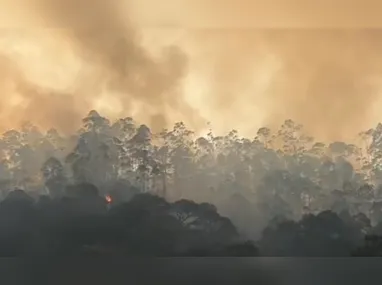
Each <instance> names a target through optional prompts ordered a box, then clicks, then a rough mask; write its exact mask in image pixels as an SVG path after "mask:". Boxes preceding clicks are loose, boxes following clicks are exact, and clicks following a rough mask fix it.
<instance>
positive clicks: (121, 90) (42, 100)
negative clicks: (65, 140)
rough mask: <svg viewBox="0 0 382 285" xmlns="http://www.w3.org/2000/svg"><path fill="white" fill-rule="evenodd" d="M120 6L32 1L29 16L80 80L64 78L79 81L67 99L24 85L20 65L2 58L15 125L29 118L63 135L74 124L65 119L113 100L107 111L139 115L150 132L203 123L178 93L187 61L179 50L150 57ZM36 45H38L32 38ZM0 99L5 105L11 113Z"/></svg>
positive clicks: (26, 82)
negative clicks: (72, 60)
mask: <svg viewBox="0 0 382 285" xmlns="http://www.w3.org/2000/svg"><path fill="white" fill-rule="evenodd" d="M123 4H124V3H123V1H118V0H117V1H115V0H112V1H103V0H96V1H93V0H92V1H89V0H81V1H72V0H69V1H61V0H36V1H31V2H30V3H29V4H28V5H27V6H28V7H30V8H31V11H32V12H30V14H32V13H33V14H34V15H35V16H37V18H39V19H40V22H42V23H43V26H44V29H45V30H48V31H50V33H51V36H52V37H56V41H60V43H62V44H61V46H60V47H58V49H59V50H60V51H61V52H62V53H63V54H64V53H65V52H66V53H67V52H68V51H70V52H71V53H73V54H74V55H75V56H77V57H78V60H79V61H80V62H81V63H80V65H81V66H80V68H79V69H78V70H77V72H78V74H71V75H69V76H72V77H74V78H75V79H76V80H74V81H73V82H71V86H66V87H65V88H64V90H65V92H67V93H70V94H67V95H66V96H63V95H62V94H61V95H60V94H56V93H57V92H53V91H51V90H46V89H44V88H42V86H40V85H38V84H37V83H36V84H34V83H32V82H29V80H28V78H26V77H27V76H26V75H24V74H23V73H22V72H21V70H22V68H23V67H16V63H13V61H14V59H15V57H16V56H15V55H13V56H9V55H4V57H5V58H6V61H7V64H5V65H4V66H2V73H4V74H5V75H6V77H9V79H10V82H12V84H13V86H15V90H13V91H14V92H13V94H12V93H9V92H10V90H7V91H8V93H9V94H11V95H12V96H16V95H14V94H18V96H19V98H20V101H21V103H20V104H18V105H17V107H16V106H14V109H13V110H12V112H13V114H14V116H13V121H14V120H15V119H18V120H27V119H29V120H32V121H34V122H35V123H39V124H40V125H41V124H43V125H48V124H52V125H53V124H55V126H56V127H58V128H60V129H63V130H66V129H67V128H68V126H69V125H71V126H72V128H74V127H76V126H75V124H73V122H68V121H67V120H66V119H63V118H66V117H69V118H70V119H69V120H76V119H79V118H80V117H81V116H83V114H84V112H87V111H88V110H89V109H92V108H94V105H96V104H97V102H99V101H100V100H102V99H103V103H104V104H105V101H106V103H109V104H110V102H112V103H113V102H114V104H111V107H110V108H111V109H112V113H113V116H115V117H116V116H121V115H122V114H123V115H125V116H129V115H133V113H134V114H138V116H137V117H138V118H140V119H142V120H144V121H148V123H150V125H151V126H152V127H153V128H154V129H160V128H163V127H166V126H167V121H168V119H169V118H171V119H172V120H174V119H182V118H187V119H188V122H189V123H191V125H194V126H195V127H197V124H199V123H200V122H201V121H200V118H199V117H198V115H197V112H196V111H194V110H192V109H191V108H190V107H189V106H188V105H187V104H185V103H184V102H183V99H182V96H181V94H180V87H181V83H182V79H183V78H184V76H185V75H186V73H187V57H186V56H185V55H184V54H183V53H182V52H181V51H180V50H179V49H178V48H176V47H169V48H166V49H164V50H163V52H162V54H161V56H159V57H154V56H153V55H151V54H150V53H149V52H148V51H147V50H146V49H145V48H144V47H143V46H142V45H141V43H140V37H139V35H138V34H137V33H136V31H135V29H134V28H133V27H132V25H131V24H130V23H129V22H128V18H127V16H128V13H126V12H124V11H126V9H125V8H126V7H125V6H126V5H123ZM35 18H36V17H35ZM41 19H42V20H41ZM34 44H37V45H38V44H39V42H38V41H37V42H36V39H35V43H34ZM40 44H41V43H40ZM57 55H58V56H60V53H58V52H57ZM41 60H42V61H44V57H41ZM9 66H10V67H9ZM55 68H56V69H60V68H62V67H61V66H56V67H55ZM4 85H5V84H3V86H2V87H4ZM65 92H63V93H65ZM105 98H106V99H105ZM5 101H6V102H7V104H5V106H4V107H8V108H9V107H11V104H10V103H9V102H8V100H7V99H6V100H5ZM37 107H38V108H37ZM86 109H87V110H86ZM34 110H36V111H34ZM37 110H38V112H37ZM56 112H58V113H56ZM36 113H37V114H36ZM16 117H17V118H16ZM7 119H8V116H7ZM36 121H37V122H36ZM63 124H64V125H63Z"/></svg>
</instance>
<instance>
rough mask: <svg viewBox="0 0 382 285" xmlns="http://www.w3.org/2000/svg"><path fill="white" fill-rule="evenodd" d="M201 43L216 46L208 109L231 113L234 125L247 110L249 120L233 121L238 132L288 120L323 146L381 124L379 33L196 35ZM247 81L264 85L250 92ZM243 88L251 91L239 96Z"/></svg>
mask: <svg viewBox="0 0 382 285" xmlns="http://www.w3.org/2000/svg"><path fill="white" fill-rule="evenodd" d="M203 37H205V38H207V37H209V38H210V39H213V40H216V43H218V44H217V46H216V50H217V53H215V55H214V57H213V58H212V64H213V65H215V69H214V70H213V71H212V72H211V74H210V76H211V78H213V80H212V82H213V84H214V85H213V86H212V90H213V93H214V94H215V96H214V97H213V100H214V102H213V103H212V106H218V107H221V109H224V110H225V111H224V112H225V113H231V114H232V120H234V122H235V116H239V117H240V115H237V114H238V113H239V114H240V110H246V109H248V106H249V105H251V106H252V108H253V110H252V112H251V110H250V109H249V111H248V114H249V115H252V118H253V119H252V120H245V121H244V122H245V123H241V122H240V121H236V122H237V123H238V126H243V125H244V127H245V125H246V124H249V123H252V124H253V122H256V118H260V119H262V122H263V123H265V124H269V125H271V126H272V125H273V126H274V125H277V124H280V123H281V122H282V121H283V120H284V119H285V118H291V119H294V120H296V121H298V122H301V123H302V124H304V125H305V126H306V128H307V129H308V131H310V132H311V133H313V134H314V135H316V136H318V137H320V138H321V139H343V138H347V139H349V138H351V137H350V136H352V135H355V134H356V132H357V131H359V130H361V129H362V128H367V127H368V126H370V124H371V122H372V121H373V120H376V119H380V118H376V117H375V116H374V114H373V112H374V109H373V108H374V107H375V105H376V103H378V99H379V95H380V94H379V92H380V90H381V89H380V87H381V81H380V76H381V75H382V69H381V66H382V65H381V63H382V54H381V47H382V32H381V31H379V30H335V29H323V30H311V29H301V30H295V29H292V30H287V29H280V30H279V29H276V30H235V31H232V32H227V31H225V32H221V33H220V35H219V33H218V32H211V33H210V34H209V35H208V36H207V35H200V34H199V35H198V36H197V38H198V40H200V42H203V41H202V40H201V39H202V38H203ZM251 82H255V83H256V82H257V83H259V84H260V85H261V84H262V86H260V87H261V88H259V86H257V87H256V85H255V86H254V87H252V89H250V88H251V85H250V84H251ZM243 83H244V86H249V89H247V90H245V89H244V90H243ZM245 83H246V84H247V85H245ZM222 95H225V96H222ZM224 106H225V107H224ZM231 106H235V110H237V112H232V108H231ZM257 109H260V110H261V113H260V114H259V111H257ZM229 110H231V111H229ZM373 123H374V122H373Z"/></svg>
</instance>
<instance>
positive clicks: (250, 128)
mask: <svg viewBox="0 0 382 285" xmlns="http://www.w3.org/2000/svg"><path fill="white" fill-rule="evenodd" d="M63 3H65V4H64V5H63ZM121 3H122V6H118V8H119V9H116V7H117V6H116V5H119V4H121ZM381 8H382V2H379V1H361V0H357V1H355V0H347V1H344V0H331V1H328V0H321V1H313V0H305V1H300V0H283V1H282V0H277V1H276V0H275V1H272V3H271V1H258V0H253V1H251V0H235V1H233V0H219V1H218V0H215V1H212V0H204V1H201V0H162V1H155V0H139V1H138V0H109V1H106V0H94V1H90V0H76V1H74V0H66V1H60V0H28V1H27V0H12V1H11V0H0V26H1V27H2V30H1V34H0V75H1V76H2V77H1V80H0V91H1V100H0V122H1V123H0V128H2V129H4V128H7V127H11V126H16V125H18V124H20V123H21V122H22V121H23V120H26V119H32V120H33V121H35V122H36V123H38V124H39V125H42V126H49V125H54V126H58V127H59V128H60V129H61V130H63V131H70V130H72V129H75V128H76V127H77V124H78V123H79V120H80V118H81V117H82V116H83V115H84V114H85V113H86V112H87V111H88V110H89V109H91V108H97V109H99V110H100V111H101V112H103V113H105V114H106V115H109V116H111V117H116V116H130V115H133V116H135V117H136V118H138V119H140V120H142V121H145V122H147V123H149V124H151V125H153V126H154V127H155V128H161V127H164V126H168V125H171V123H173V122H174V121H177V120H184V121H185V122H186V123H187V124H189V125H191V126H192V127H193V128H194V129H197V130H202V129H203V128H205V127H206V123H207V122H208V121H210V122H212V126H213V127H214V128H215V129H217V130H218V131H227V130H228V129H230V128H237V129H239V130H240V131H242V132H244V133H246V134H248V135H252V134H255V132H256V129H257V128H258V127H260V126H261V125H263V124H266V125H277V124H279V123H280V122H281V121H282V120H283V119H286V118H293V119H296V120H298V121H299V122H301V123H302V124H304V125H306V126H307V128H308V130H309V131H311V133H313V134H314V135H316V136H317V137H319V138H321V139H349V138H351V137H352V136H353V135H355V134H356V133H357V132H358V131H360V130H361V129H363V128H368V127H371V126H373V124H374V123H376V122H377V121H379V120H380V119H381V117H380V116H379V114H378V106H381V104H380V101H381V100H380V97H381V96H380V89H381V88H380V85H381V81H380V75H382V65H381V64H382V29H381V30H379V29H378V28H379V27H382V19H380V17H379V13H378V12H379V11H381ZM127 16H128V18H129V19H128V18H127ZM81 25H84V26H81ZM80 26H81V27H80ZM85 26H86V28H87V29H88V30H87V32H90V35H89V34H86V35H83V34H82V33H83V28H84V27H85ZM362 28H364V29H362ZM366 28H367V29H366ZM370 28H373V30H371V29H370ZM111 30H112V31H113V32H110V31H111ZM108 31H109V32H108ZM121 35H124V37H125V41H124V42H122V43H120V47H119V49H120V50H119V49H118V48H115V45H114V43H115V41H116V39H117V38H118V37H119V36H121ZM166 45H175V46H178V47H180V49H176V48H171V49H167V50H165V51H163V50H162V48H163V47H164V46H166ZM106 53H107V54H108V55H105V54H106ZM150 53H153V54H150ZM126 72H127V73H126ZM126 74H138V75H139V76H137V77H136V78H135V77H133V78H130V77H129V76H127V75H126ZM126 76H127V77H129V78H127V79H126V78H125V77H126ZM139 80H140V81H139ZM158 90H159V91H160V92H157V91H158ZM158 93H160V94H158ZM183 97H184V99H182V98H183Z"/></svg>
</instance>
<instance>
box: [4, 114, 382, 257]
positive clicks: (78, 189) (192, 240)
mask: <svg viewBox="0 0 382 285" xmlns="http://www.w3.org/2000/svg"><path fill="white" fill-rule="evenodd" d="M0 150H1V151H0V155H1V163H0V179H1V181H0V190H1V194H2V197H3V202H2V204H1V205H0V219H1V221H0V223H1V224H2V225H1V227H2V230H1V231H0V232H1V233H2V235H3V239H4V243H1V244H4V248H5V250H6V248H8V249H9V250H11V248H14V250H15V248H17V247H18V246H14V247H11V246H5V244H6V242H5V241H7V242H10V241H14V242H15V244H21V243H17V241H18V240H19V238H16V236H20V238H21V239H23V240H24V237H26V236H28V237H29V238H28V239H27V240H29V241H30V242H31V243H32V244H33V246H32V245H31V246H30V248H31V249H34V250H35V249H37V248H39V250H38V251H39V252H59V251H60V250H64V251H65V252H69V251H70V250H69V249H65V248H67V247H68V248H71V250H74V249H75V248H76V249H77V250H74V251H75V252H78V248H81V252H82V250H83V249H84V248H89V247H90V248H92V249H93V250H94V248H97V246H98V248H104V250H111V251H113V252H128V253H129V254H149V253H151V254H154V255H155V254H157V255H176V254H180V255H187V254H191V253H192V254H194V255H203V254H204V255H224V254H227V255H228V254H238V252H239V251H240V252H241V254H243V252H251V255H256V254H261V255H340V256H344V255H345V256H346V255H351V254H353V253H354V250H355V249H356V248H357V247H360V246H362V244H363V241H364V239H365V236H367V235H369V234H374V235H378V234H379V231H380V230H379V229H380V228H381V226H380V223H381V221H382V203H381V202H380V200H381V199H382V187H380V184H381V178H382V175H381V174H382V167H381V166H382V125H381V124H379V125H378V126H377V127H376V128H374V129H370V130H368V131H366V132H363V133H360V134H359V144H348V143H345V142H333V143H331V144H324V143H321V142H317V141H315V140H314V138H312V137H309V136H308V135H307V134H306V133H305V131H304V129H303V127H302V126H301V125H299V124H297V123H295V122H293V121H292V120H287V121H285V122H284V124H283V125H282V126H281V127H280V128H279V129H278V130H275V131H272V130H270V129H268V128H261V129H259V130H258V133H257V136H256V137H255V138H243V137H240V135H239V134H238V132H237V131H231V132H230V133H228V134H227V135H225V136H217V135H214V133H213V131H212V130H211V131H210V133H209V134H208V135H206V136H204V137H196V136H195V135H194V133H193V132H192V131H191V130H189V129H187V128H186V126H185V125H184V124H183V123H177V124H175V126H174V128H173V129H172V130H163V131H162V132H160V133H152V132H151V130H150V129H149V127H147V126H145V125H139V124H137V123H136V122H135V121H134V120H133V119H132V118H124V119H120V120H117V121H116V122H110V121H109V120H108V119H107V118H105V117H102V116H101V115H100V114H98V113H97V112H96V111H91V112H90V113H89V114H88V115H87V116H86V117H85V118H84V119H83V125H82V128H81V129H80V130H78V132H76V133H75V134H72V135H70V136H63V135H61V134H59V133H58V132H57V131H56V130H54V129H52V130H49V131H48V132H46V133H43V132H41V131H40V130H39V129H38V128H37V127H35V126H33V125H32V124H31V123H27V124H25V125H24V126H23V127H22V128H21V129H20V130H10V131H8V132H6V133H4V134H3V135H2V137H1V140H0ZM15 189H19V190H17V191H14V190H15ZM15 193H19V194H17V195H21V196H23V197H24V198H25V199H24V198H23V199H21V200H20V199H19V198H20V197H19V198H17V199H16V200H15V197H14V195H16V194H15ZM21 193H23V194H21ZM24 194H25V195H24ZM17 195H16V196H17ZM85 197H87V198H85ZM90 197H93V198H90ZM105 197H106V198H105ZM106 200H109V203H108V202H107V201H106ZM15 201H17V202H15ZM21 201H23V202H21ZM27 201H28V202H27ZM92 201H93V202H94V203H95V201H99V202H97V203H99V205H98V204H97V203H96V204H97V205H98V206H97V207H99V208H97V209H98V210H97V211H98V212H97V215H95V214H94V213H93V214H94V215H95V216H94V215H93V214H92V215H90V216H91V217H86V218H83V217H82V216H81V215H82V214H80V213H81V209H82V210H85V209H87V204H88V203H89V204H91V203H93V202H92ZM20 203H21V204H20ZM105 203H106V204H105ZM140 203H143V204H140ZM145 203H149V204H150V203H151V204H150V206H147V205H146V204H145ZM20 205H21V206H20ZM28 205H29V206H28ZM159 205H162V206H159ZM158 207H159V208H158ZM179 209H181V210H179ZM12 211H14V212H12ZM24 211H26V212H24ZM44 211H47V212H44ZM119 211H120V212H119ZM134 211H136V212H134ZM161 211H162V212H161ZM177 211H181V214H180V213H179V212H177ZM187 211H190V212H192V214H190V215H191V216H192V217H193V218H192V219H195V221H189V220H187V219H188V218H185V219H186V221H184V220H183V219H184V218H182V215H185V216H187V215H186V214H185V212H187ZM138 212H139V213H138ZM23 213H24V214H25V213H27V214H25V215H26V216H25V217H26V218H25V219H26V220H28V217H29V219H31V222H29V223H26V224H25V226H26V229H24V228H23V227H24V224H23V223H25V222H22V221H20V223H21V224H18V225H19V226H16V224H17V223H16V222H12V221H13V220H12V219H13V218H14V219H16V220H17V217H21V216H23V215H24V214H23ZM43 213H44V214H43ZM135 215H136V216H135ZM45 216H46V217H51V218H52V219H53V220H51V221H46V218H44V217H45ZM61 216H62V217H64V218H65V219H69V218H70V219H72V221H73V222H63V221H61V220H57V219H59V217H61ZM23 217H24V216H23ZM53 217H54V218H53ZM132 217H135V218H132ZM162 218H163V219H164V220H160V219H162ZM20 219H21V218H20ZM87 219H90V220H87ZM158 219H159V220H158ZM192 219H191V220H192ZM210 219H212V220H210ZM8 220H9V222H6V221H8ZM21 220H23V219H21ZM32 220H33V221H32ZM96 220H97V221H99V223H98V222H96ZM84 221H87V222H84ZM134 221H140V222H137V223H138V225H139V227H140V228H139V229H137V228H134V227H135V226H137V225H134ZM45 223H47V224H48V225H49V226H47V225H46V224H45ZM50 223H51V224H53V225H55V226H52V227H53V228H55V230H52V228H51V226H50ZM167 223H168V224H167ZM194 223H201V224H203V226H201V224H199V225H198V226H196V225H194ZM64 224H68V225H71V224H73V225H77V226H76V227H75V229H71V228H70V227H69V228H68V227H65V226H64ZM101 224H102V226H101ZM12 225H14V226H12ZM32 225H33V227H32ZM80 225H81V226H80ZM90 225H94V228H93V229H89V228H87V227H90ZM207 225H209V226H207ZM218 225H219V226H218ZM31 227H32V228H31ZM41 227H42V228H45V227H48V228H49V229H48V230H47V232H48V233H45V232H44V231H42V230H41ZM82 227H83V228H84V229H85V228H87V229H88V232H92V231H93V233H94V231H99V232H97V233H94V234H93V235H90V236H94V237H97V239H98V238H99V239H100V240H97V241H94V242H78V241H73V244H72V245H70V244H71V243H70V242H68V240H65V241H62V242H59V240H60V238H58V237H59V236H62V237H64V236H67V235H69V236H70V234H69V232H71V233H74V232H76V234H73V235H74V236H77V237H78V238H80V237H81V236H82V235H85V233H81V234H80V233H79V232H81V231H82V230H81V229H82ZM167 227H169V228H170V229H169V228H167ZM209 227H211V228H209ZM220 227H222V228H220ZM212 228H213V229H214V230H212ZM16 229H17V230H16ZM37 229H39V230H37ZM117 229H119V231H120V232H119V233H118V230H117ZM122 229H123V230H122ZM12 230H14V231H15V232H14V233H13V234H14V235H15V236H12V238H11V237H10V236H8V235H7V233H8V232H9V233H11V232H12ZM220 230H221V231H223V232H224V234H223V232H220ZM24 231H25V233H28V234H20V233H21V232H23V233H24ZM52 231H53V232H55V231H57V233H56V232H55V233H53V232H52ZM77 231H79V232H77ZM156 231H158V232H156ZM214 231H216V232H214ZM43 232H44V233H43ZM84 232H86V231H85V230H84ZM150 232H151V233H152V234H149V233H150ZM58 233H60V234H58ZM111 233H113V234H111ZM154 233H155V234H154ZM30 235H32V237H31V236H30ZM51 235H53V236H54V237H51ZM134 235H135V237H134ZM161 235H162V237H164V236H167V238H163V239H162V238H157V237H160V236H161ZM90 236H89V237H87V238H90ZM113 236H114V237H115V238H117V237H120V240H118V241H117V240H114V241H113V242H111V241H110V239H113ZM223 237H224V238H223ZM134 238H135V239H136V240H135V241H134ZM219 238H222V239H223V240H220V239H219ZM225 238H226V239H225ZM68 239H69V240H71V239H75V238H72V237H70V238H68ZM80 239H81V238H80ZM103 239H105V240H107V242H104V241H103ZM84 240H86V238H85V237H84ZM248 240H252V241H254V242H247V241H248ZM37 241H38V242H37ZM138 241H139V242H142V247H140V246H139V245H138V244H135V243H134V242H138ZM197 241H199V243H198V242H197ZM202 241H203V242H202ZM159 242H163V243H164V244H158V243H159ZM36 243H40V245H39V246H37V245H36ZM183 243H184V244H183ZM48 244H49V246H48ZM63 244H65V246H64V245H63ZM69 245H70V246H69ZM74 245H76V246H74ZM77 245H78V246H79V245H81V246H80V247H78V246H77ZM133 245H134V246H133ZM143 245H144V246H143ZM150 245H151V246H150ZM368 246H369V245H368ZM44 247H46V248H44ZM105 247H106V249H105ZM369 247H370V246H369ZM116 248H118V250H117V249H116ZM243 248H244V249H245V250H243ZM146 249H147V250H146ZM20 250H21V249H20ZM134 250H136V252H135V253H134ZM27 251H29V249H28V250H27ZM12 252H15V251H12ZM233 252H234V253H233ZM357 252H359V250H358V251H357ZM4 254H6V252H5V253H4Z"/></svg>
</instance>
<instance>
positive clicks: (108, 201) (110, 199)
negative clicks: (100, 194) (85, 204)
mask: <svg viewBox="0 0 382 285" xmlns="http://www.w3.org/2000/svg"><path fill="white" fill-rule="evenodd" d="M105 200H106V202H107V203H108V204H110V203H111V202H112V201H113V199H112V198H111V196H110V195H106V196H105Z"/></svg>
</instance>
